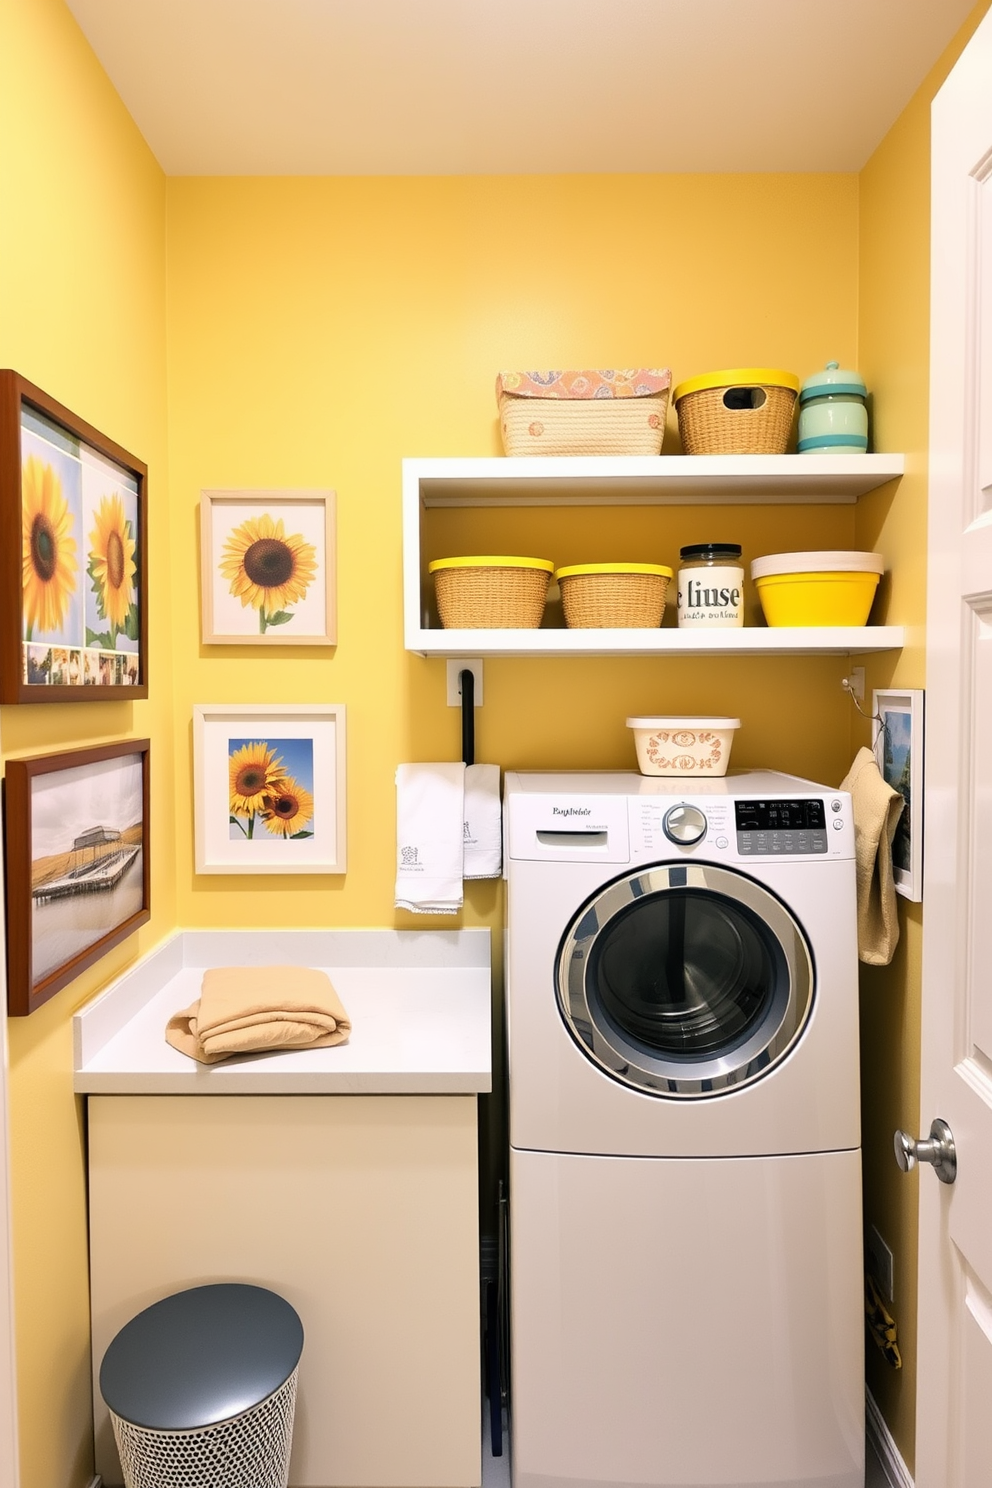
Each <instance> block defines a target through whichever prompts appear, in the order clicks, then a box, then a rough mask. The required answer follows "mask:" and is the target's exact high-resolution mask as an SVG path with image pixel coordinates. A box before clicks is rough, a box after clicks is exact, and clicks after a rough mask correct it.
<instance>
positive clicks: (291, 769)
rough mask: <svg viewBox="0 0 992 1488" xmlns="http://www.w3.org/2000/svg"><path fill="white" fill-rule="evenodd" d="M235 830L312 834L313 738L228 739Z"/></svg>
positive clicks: (251, 835)
mask: <svg viewBox="0 0 992 1488" xmlns="http://www.w3.org/2000/svg"><path fill="white" fill-rule="evenodd" d="M227 758H228V795H229V806H230V818H229V826H230V836H231V837H232V838H233V839H234V840H235V841H238V840H242V841H252V840H256V841H257V840H258V839H259V837H260V836H263V835H264V834H263V833H262V828H263V827H264V828H265V831H266V832H268V833H269V834H270V840H271V837H277V838H282V839H283V840H286V839H289V838H291V837H294V838H299V837H312V836H313V828H312V822H313V815H314V803H313V740H312V739H281V738H280V739H258V738H255V739H245V738H235V739H229V740H228V747H227Z"/></svg>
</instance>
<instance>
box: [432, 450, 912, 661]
mask: <svg viewBox="0 0 992 1488" xmlns="http://www.w3.org/2000/svg"><path fill="white" fill-rule="evenodd" d="M903 470H904V460H903V456H902V455H834V456H829V455H820V456H817V455H693V456H685V455H671V456H669V455H665V456H662V457H661V458H640V457H638V458H625V459H613V458H598V457H597V458H580V457H566V458H546V459H538V458H528V459H507V458H490V459H465V460H454V459H448V460H404V462H403V548H404V558H403V563H404V571H403V589H404V631H405V646H406V649H407V650H408V651H415V652H417V653H419V654H420V655H421V656H597V655H607V654H608V655H626V656H635V655H654V656H657V655H671V656H678V655H694V654H695V655H698V654H722V655H728V654H736V655H782V654H790V653H794V652H806V653H809V654H817V653H819V654H824V653H849V654H852V655H854V654H858V653H861V652H869V651H885V650H890V649H894V648H898V647H901V646H902V644H903V630H902V627H901V626H897V625H885V626H881V625H872V626H863V627H853V626H852V627H830V628H816V629H784V628H779V629H770V628H765V627H763V626H756V625H755V626H745V627H743V628H742V629H740V630H720V631H679V630H676V629H671V628H668V627H664V628H662V629H659V630H564V629H541V630H442V629H440V627H439V624H438V621H437V619H436V615H435V614H434V612H433V604H432V588H431V580H430V576H429V575H428V572H427V563H428V561H429V560H430V559H431V558H436V557H438V558H439V557H445V556H451V553H452V552H457V551H465V550H464V549H458V548H456V549H454V550H448V551H447V552H445V551H439V552H433V551H430V547H431V543H430V541H428V540H427V539H426V534H425V519H427V518H428V516H429V514H430V513H431V512H432V511H433V510H434V509H437V508H449V509H451V508H456V507H486V508H504V509H507V510H509V509H519V508H521V507H540V506H555V507H562V508H567V507H571V508H578V507H583V506H610V507H637V506H658V505H662V506H664V505H669V506H686V505H691V506H733V505H748V506H796V505H822V506H827V505H836V504H851V503H853V502H856V501H857V499H858V497H859V496H863V495H865V494H866V493H867V492H868V491H871V490H874V489H876V488H877V487H879V486H881V485H884V484H885V483H886V482H887V481H891V480H896V479H898V478H899V476H901V475H902V474H903ZM563 517H564V513H563ZM488 551H492V549H488ZM509 551H511V552H512V551H517V549H514V548H511V549H510V550H509ZM576 561H577V560H576Z"/></svg>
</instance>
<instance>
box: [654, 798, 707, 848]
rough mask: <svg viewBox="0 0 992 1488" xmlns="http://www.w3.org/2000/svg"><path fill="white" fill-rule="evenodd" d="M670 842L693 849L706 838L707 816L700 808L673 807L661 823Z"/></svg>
mask: <svg viewBox="0 0 992 1488" xmlns="http://www.w3.org/2000/svg"><path fill="white" fill-rule="evenodd" d="M661 825H662V829H663V831H664V833H665V836H666V837H667V838H668V840H669V842H676V843H678V845H679V846H680V847H691V846H692V844H693V843H694V842H699V841H700V840H701V839H702V838H703V837H705V836H706V826H707V822H706V816H705V814H704V813H703V812H702V811H700V809H699V807H698V806H671V807H669V809H668V810H667V811H666V812H665V816H664V819H663V821H662V823H661Z"/></svg>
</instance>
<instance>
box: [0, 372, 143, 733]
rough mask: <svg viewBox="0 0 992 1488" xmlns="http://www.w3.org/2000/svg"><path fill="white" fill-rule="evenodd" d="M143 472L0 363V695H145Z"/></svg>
mask: <svg viewBox="0 0 992 1488" xmlns="http://www.w3.org/2000/svg"><path fill="white" fill-rule="evenodd" d="M147 474H148V472H147V469H146V467H145V465H144V464H143V463H142V461H141V460H138V459H136V458H135V457H134V456H133V455H130V454H128V452H127V450H125V449H122V448H121V446H120V445H119V444H115V443H114V441H113V440H112V439H108V438H107V436H106V435H105V434H101V433H100V432H99V430H97V429H94V428H93V427H92V425H90V424H87V423H85V422H84V421H83V420H82V419H80V418H77V417H76V416H75V414H73V413H70V412H69V410H68V409H67V408H64V407H63V406H62V404H61V403H57V402H56V401H55V399H54V398H50V397H49V396H48V394H47V393H44V392H42V390H41V389H40V388H37V387H35V386H34V385H33V384H32V383H30V382H28V381H27V380H26V379H25V378H23V377H21V376H20V375H19V374H18V373H17V372H12V371H9V370H5V371H0V702H4V703H73V702H78V703H83V702H86V703H90V702H94V701H107V700H110V699H113V700H115V701H120V700H121V699H122V698H139V697H141V698H143V697H147V696H148V579H147V574H148V560H147V548H148V541H147V518H146V499H147V493H146V483H147Z"/></svg>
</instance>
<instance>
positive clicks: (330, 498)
mask: <svg viewBox="0 0 992 1488" xmlns="http://www.w3.org/2000/svg"><path fill="white" fill-rule="evenodd" d="M336 570H337V562H336V497H335V493H334V492H333V491H325V490H299V491H270V490H257V491H254V490H252V491H249V490H245V491H201V492H200V609H201V627H202V637H203V644H204V645H205V646H333V645H336V643H337V580H336Z"/></svg>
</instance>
